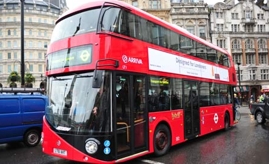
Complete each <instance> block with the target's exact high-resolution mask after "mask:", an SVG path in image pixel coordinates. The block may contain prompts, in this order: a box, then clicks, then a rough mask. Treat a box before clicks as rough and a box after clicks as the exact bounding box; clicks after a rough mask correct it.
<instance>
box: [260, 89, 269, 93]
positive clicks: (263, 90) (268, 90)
mask: <svg viewBox="0 0 269 164" xmlns="http://www.w3.org/2000/svg"><path fill="white" fill-rule="evenodd" d="M261 92H269V89H261Z"/></svg>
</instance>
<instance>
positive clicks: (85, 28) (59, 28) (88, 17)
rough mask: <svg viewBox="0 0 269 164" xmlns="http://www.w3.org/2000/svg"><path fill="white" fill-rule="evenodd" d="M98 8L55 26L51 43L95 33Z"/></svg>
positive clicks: (64, 20)
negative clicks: (78, 35)
mask: <svg viewBox="0 0 269 164" xmlns="http://www.w3.org/2000/svg"><path fill="white" fill-rule="evenodd" d="M99 12H100V8H98V9H91V10H87V11H84V12H81V13H78V14H76V15H72V16H70V17H68V18H66V19H63V20H61V21H60V22H59V23H57V24H56V26H55V28H54V30H53V34H52V37H51V43H52V42H54V41H57V40H60V39H64V38H68V37H71V36H75V35H77V34H82V33H88V32H95V31H96V27H97V21H98V16H99Z"/></svg>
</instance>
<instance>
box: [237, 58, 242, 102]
mask: <svg viewBox="0 0 269 164" xmlns="http://www.w3.org/2000/svg"><path fill="white" fill-rule="evenodd" d="M240 65H241V63H240V62H237V73H238V83H239V97H238V98H239V104H240V105H242V101H241V96H242V95H241V79H240V67H239V66H240Z"/></svg>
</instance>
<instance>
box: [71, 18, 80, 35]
mask: <svg viewBox="0 0 269 164" xmlns="http://www.w3.org/2000/svg"><path fill="white" fill-rule="evenodd" d="M80 22H81V17H80V18H79V23H78V25H77V29H76V31H75V32H74V34H73V36H75V35H76V33H77V32H78V31H79V30H80Z"/></svg>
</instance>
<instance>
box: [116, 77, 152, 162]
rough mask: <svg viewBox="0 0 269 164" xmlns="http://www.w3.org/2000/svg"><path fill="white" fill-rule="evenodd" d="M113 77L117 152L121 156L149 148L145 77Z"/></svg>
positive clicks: (118, 156) (117, 155)
mask: <svg viewBox="0 0 269 164" xmlns="http://www.w3.org/2000/svg"><path fill="white" fill-rule="evenodd" d="M114 80H115V83H114V84H115V86H114V88H115V89H114V90H115V94H114V96H115V97H114V100H115V105H114V109H113V112H114V113H115V115H116V119H114V120H115V122H114V124H115V133H116V150H115V151H116V157H117V158H118V159H119V158H123V157H126V156H130V155H133V154H136V153H139V152H142V151H145V150H147V147H148V146H147V139H148V134H147V131H148V130H147V128H148V127H147V123H148V122H147V118H148V116H147V110H146V109H147V108H146V94H145V93H146V92H145V91H146V78H145V76H142V75H130V74H120V73H117V74H116V75H115V76H114ZM115 115H114V116H115Z"/></svg>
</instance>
